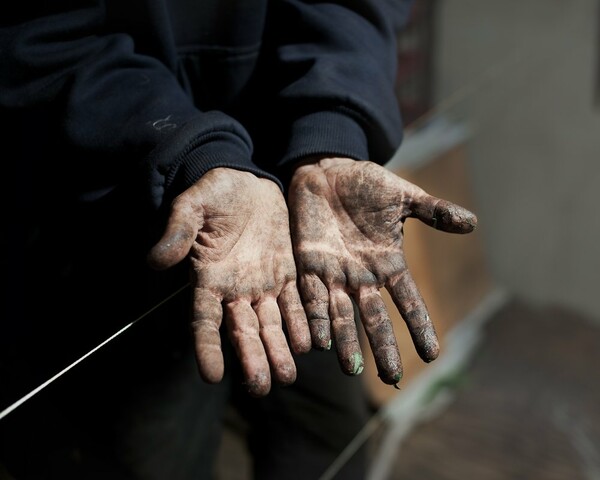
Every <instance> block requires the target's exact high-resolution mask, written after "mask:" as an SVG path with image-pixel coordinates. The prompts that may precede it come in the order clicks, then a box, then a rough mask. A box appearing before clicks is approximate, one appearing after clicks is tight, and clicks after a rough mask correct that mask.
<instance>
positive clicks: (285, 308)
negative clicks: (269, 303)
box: [277, 282, 311, 354]
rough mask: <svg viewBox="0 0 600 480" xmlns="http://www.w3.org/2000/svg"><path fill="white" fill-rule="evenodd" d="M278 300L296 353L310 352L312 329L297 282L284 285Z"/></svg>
mask: <svg viewBox="0 0 600 480" xmlns="http://www.w3.org/2000/svg"><path fill="white" fill-rule="evenodd" d="M277 301H278V304H279V309H280V311H281V315H282V316H283V319H284V321H285V324H286V326H287V330H288V334H289V337H290V344H291V346H292V350H293V352H294V353H296V354H302V353H307V352H309V351H310V348H311V340H310V329H309V328H308V320H307V319H306V313H305V312H304V307H302V302H301V301H300V294H299V293H298V289H297V288H296V282H289V283H288V284H287V285H286V286H285V287H283V290H282V291H281V293H280V294H279V298H278V299H277Z"/></svg>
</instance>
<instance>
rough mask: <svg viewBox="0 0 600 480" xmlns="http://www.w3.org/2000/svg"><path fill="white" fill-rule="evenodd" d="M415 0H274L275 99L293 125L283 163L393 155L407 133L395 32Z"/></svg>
mask: <svg viewBox="0 0 600 480" xmlns="http://www.w3.org/2000/svg"><path fill="white" fill-rule="evenodd" d="M392 3H394V5H395V6H394V5H392ZM409 3H411V2H410V1H409V2H406V1H405V0H400V1H398V2H390V1H388V0H331V1H318V0H313V1H311V0H281V1H278V2H273V8H272V12H271V17H270V18H271V20H272V22H270V23H269V26H270V30H269V33H270V41H271V42H272V43H271V45H272V49H273V56H272V62H273V63H274V66H273V67H272V71H273V72H275V73H274V75H276V78H275V79H274V81H275V83H276V84H277V87H276V89H277V92H278V93H277V97H276V98H275V99H274V102H275V103H276V109H277V112H278V113H277V117H278V118H285V119H286V121H287V122H288V124H289V125H290V129H289V132H290V135H289V137H288V138H289V141H288V142H287V145H286V146H285V147H284V149H283V150H284V154H283V159H282V161H281V164H280V166H281V165H283V166H284V167H285V166H289V165H290V164H293V163H294V162H295V161H296V160H298V159H300V158H302V157H306V156H311V155H322V154H331V155H338V156H345V157H350V158H355V159H358V160H366V159H369V160H371V161H374V162H377V163H380V164H383V163H385V162H387V161H388V160H389V159H390V158H391V157H392V155H393V153H394V152H395V150H396V149H397V148H398V147H399V145H400V142H401V140H402V122H401V118H400V112H399V108H398V99H397V97H396V93H395V79H396V61H397V50H396V49H397V43H396V38H397V37H396V34H397V31H398V29H399V28H400V23H401V19H399V16H406V14H407V11H408V9H407V8H405V7H406V6H407V5H408V4H409ZM394 9H395V10H394Z"/></svg>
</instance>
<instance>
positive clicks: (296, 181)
mask: <svg viewBox="0 0 600 480" xmlns="http://www.w3.org/2000/svg"><path fill="white" fill-rule="evenodd" d="M289 208H290V214H291V229H292V243H293V246H294V254H295V257H296V264H297V268H298V271H299V274H300V278H299V280H300V293H301V296H302V298H303V303H304V308H305V310H306V313H307V316H308V321H309V325H310V329H311V336H312V339H313V344H314V346H315V347H317V348H321V349H324V348H329V346H330V345H331V340H332V339H331V337H332V336H333V341H334V342H335V346H336V349H337V352H338V357H339V360H340V365H341V367H342V370H343V371H344V372H345V373H347V374H351V375H352V374H358V373H360V372H361V371H362V368H363V357H362V352H361V349H360V345H359V341H358V335H357V330H356V324H355V320H354V305H353V303H352V300H351V298H352V299H354V302H355V304H356V306H357V307H358V311H359V313H360V318H361V320H362V322H363V325H364V327H365V332H366V334H367V337H368V339H369V343H370V346H371V349H372V351H373V354H374V357H375V363H376V365H377V369H378V372H379V376H380V378H381V379H382V380H383V381H384V382H385V383H388V384H396V383H397V382H398V381H399V380H400V378H401V376H402V364H401V360H400V353H399V351H398V346H397V342H396V337H395V335H394V332H393V329H392V323H391V321H390V317H389V315H388V313H387V310H386V306H385V303H384V301H383V299H382V297H381V295H380V288H383V287H385V288H386V289H387V290H388V292H389V293H390V295H391V297H392V299H393V300H394V303H395V305H396V307H397V308H398V311H399V312H400V314H401V315H402V317H403V318H404V320H405V321H406V323H407V326H408V329H409V331H410V333H411V336H412V339H413V342H414V344H415V347H416V349H417V351H418V353H419V355H420V356H421V358H423V360H425V361H432V360H434V359H435V358H436V357H437V355H438V352H439V345H438V340H437V336H436V333H435V329H434V326H433V324H432V322H431V320H430V318H429V315H428V313H427V308H426V306H425V303H424V301H423V299H422V297H421V294H420V293H419V290H418V288H417V286H416V285H415V282H414V281H413V279H412V277H411V275H410V272H409V270H408V268H407V266H406V261H405V258H404V253H403V250H402V239H403V225H404V221H405V220H406V218H408V217H416V218H418V219H420V220H421V221H423V222H424V223H426V224H428V225H431V226H433V227H435V228H438V229H440V230H443V231H446V232H454V233H468V232H470V231H472V230H473V229H474V228H475V225H476V222H477V220H476V217H475V215H473V214H472V213H471V212H469V211H467V210H465V209H464V208H462V207H459V206H457V205H455V204H452V203H450V202H448V201H445V200H441V199H439V198H436V197H433V196H431V195H428V194H427V193H426V192H424V191H423V190H422V189H421V188H419V187H417V186H416V185H414V184H412V183H410V182H407V181H406V180H403V179H402V178H400V177H399V176H397V175H395V174H394V173H392V172H390V171H388V170H386V169H385V168H384V167H381V166H379V165H377V164H374V163H372V162H358V161H354V160H351V159H342V158H327V159H323V160H320V161H319V162H317V163H315V164H308V165H304V166H301V167H299V168H298V169H297V170H296V172H295V174H294V177H293V178H292V181H291V184H290V191H289Z"/></svg>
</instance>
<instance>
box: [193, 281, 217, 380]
mask: <svg viewBox="0 0 600 480" xmlns="http://www.w3.org/2000/svg"><path fill="white" fill-rule="evenodd" d="M222 319H223V307H222V306H221V300H220V298H218V297H216V296H215V295H214V294H213V293H212V292H210V291H208V290H206V289H201V288H196V289H194V291H193V309H192V325H191V326H192V331H193V335H194V346H195V349H196V360H197V363H198V370H199V371H200V376H201V377H202V378H203V379H204V380H205V381H207V382H209V383H218V382H220V381H221V380H222V378H223V372H224V370H225V366H224V363H223V353H222V350H221V336H220V334H219V328H220V327H221V321H222Z"/></svg>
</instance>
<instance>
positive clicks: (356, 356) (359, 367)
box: [352, 352, 365, 375]
mask: <svg viewBox="0 0 600 480" xmlns="http://www.w3.org/2000/svg"><path fill="white" fill-rule="evenodd" d="M352 366H353V367H352V375H360V374H361V373H362V371H363V369H364V368H365V362H364V360H363V356H362V355H361V354H360V353H358V352H354V353H353V354H352Z"/></svg>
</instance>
